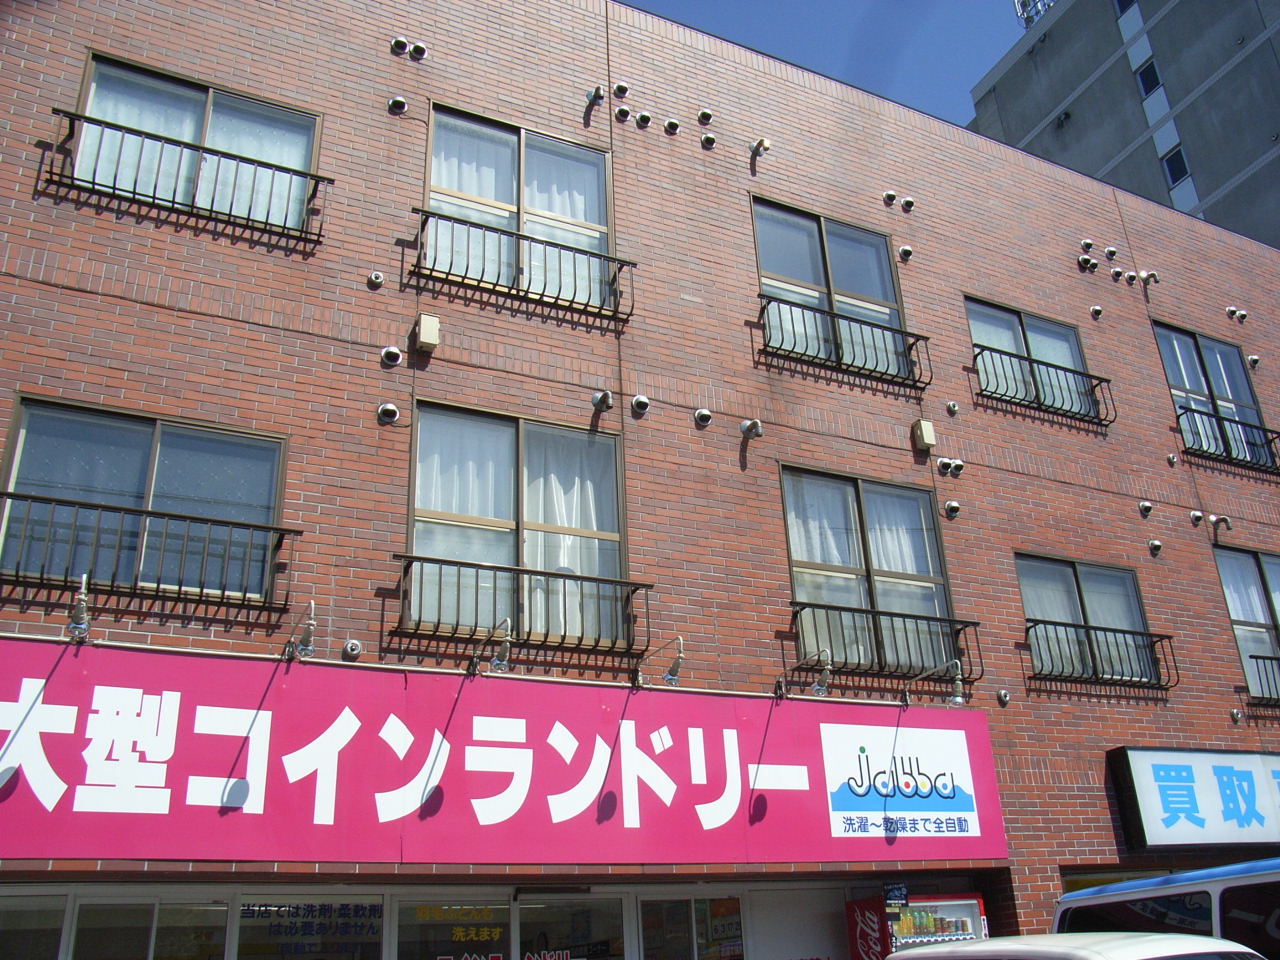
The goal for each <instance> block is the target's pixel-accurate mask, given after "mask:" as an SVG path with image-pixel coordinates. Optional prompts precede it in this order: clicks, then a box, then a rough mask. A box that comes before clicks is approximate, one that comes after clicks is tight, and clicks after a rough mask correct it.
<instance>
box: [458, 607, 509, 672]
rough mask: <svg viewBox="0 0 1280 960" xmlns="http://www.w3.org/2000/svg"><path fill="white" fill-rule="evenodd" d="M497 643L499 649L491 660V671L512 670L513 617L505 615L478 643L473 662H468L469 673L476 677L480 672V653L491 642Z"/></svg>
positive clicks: (472, 658) (472, 657)
mask: <svg viewBox="0 0 1280 960" xmlns="http://www.w3.org/2000/svg"><path fill="white" fill-rule="evenodd" d="M495 642H496V643H497V644H498V649H497V651H496V652H495V653H494V655H493V657H492V658H490V660H489V672H490V673H509V672H510V671H511V618H510V617H503V618H502V619H501V620H499V621H498V622H497V623H496V624H495V625H494V627H493V629H492V630H490V631H489V633H488V635H487V636H486V637H484V638H483V639H481V640H480V642H479V643H477V644H476V648H475V652H474V653H473V654H471V662H470V663H469V664H467V675H468V676H471V677H474V676H475V675H476V674H477V673H479V672H480V653H481V651H483V650H484V648H485V647H486V646H487V645H488V644H490V643H495Z"/></svg>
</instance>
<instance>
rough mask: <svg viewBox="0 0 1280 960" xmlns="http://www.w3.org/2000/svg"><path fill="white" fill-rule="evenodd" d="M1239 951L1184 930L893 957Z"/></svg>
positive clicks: (976, 945) (1080, 957) (911, 950)
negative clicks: (1180, 931) (1181, 931)
mask: <svg viewBox="0 0 1280 960" xmlns="http://www.w3.org/2000/svg"><path fill="white" fill-rule="evenodd" d="M1205 953H1244V954H1248V955H1251V956H1257V954H1256V953H1254V951H1253V950H1250V949H1249V948H1248V947H1245V946H1241V945H1240V944H1238V943H1235V942H1234V941H1231V940H1221V939H1219V938H1218V937H1203V936H1200V935H1199V934H1189V933H1041V934H1032V935H1029V936H1020V937H992V938H991V939H989V940H964V941H958V942H953V943H932V944H927V945H925V946H919V947H908V948H905V949H903V950H901V951H899V952H897V953H895V954H894V956H895V957H898V958H899V960H929V958H930V957H934V958H941V957H952V956H954V957H957V958H964V960H1024V958H1025V960H1148V958H1155V957H1176V956H1180V955H1183V954H1205Z"/></svg>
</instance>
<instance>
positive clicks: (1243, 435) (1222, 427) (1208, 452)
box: [1178, 407, 1280, 473]
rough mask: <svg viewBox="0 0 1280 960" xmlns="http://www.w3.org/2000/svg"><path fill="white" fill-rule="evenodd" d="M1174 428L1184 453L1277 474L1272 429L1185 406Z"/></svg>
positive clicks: (1278, 453)
mask: <svg viewBox="0 0 1280 960" xmlns="http://www.w3.org/2000/svg"><path fill="white" fill-rule="evenodd" d="M1178 429H1179V430H1180V431H1181V432H1182V443H1183V452H1185V453H1193V454H1196V455H1198V456H1201V457H1206V458H1208V459H1210V460H1218V461H1221V462H1223V463H1235V464H1240V465H1242V466H1247V467H1254V468H1256V469H1258V470H1267V471H1269V472H1272V473H1280V449H1277V447H1276V441H1277V440H1280V433H1277V432H1276V431H1275V430H1268V429H1266V428H1265V427H1261V426H1259V425H1258V424H1256V423H1248V422H1246V421H1244V420H1233V419H1232V418H1231V417H1224V416H1221V415H1220V414H1216V413H1209V412H1208V411H1206V410H1191V409H1189V408H1187V407H1183V408H1182V409H1181V410H1180V411H1179V412H1178Z"/></svg>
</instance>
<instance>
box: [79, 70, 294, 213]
mask: <svg viewBox="0 0 1280 960" xmlns="http://www.w3.org/2000/svg"><path fill="white" fill-rule="evenodd" d="M84 112H85V114H86V115H87V116H88V117H89V118H90V119H88V120H85V121H82V130H81V133H80V137H79V141H78V144H77V148H76V163H75V177H76V180H77V181H78V182H80V183H82V184H85V185H87V186H92V187H95V188H97V189H102V190H108V191H110V192H112V193H116V194H122V195H125V196H131V197H136V198H137V199H140V200H147V201H150V202H154V203H160V204H166V205H172V206H176V207H180V208H184V209H191V210H196V211H208V212H210V213H217V214H222V215H226V216H229V217H232V218H235V219H237V220H244V221H247V222H251V223H253V222H256V223H264V224H272V225H275V226H282V227H286V228H289V229H299V228H301V227H302V226H303V224H304V221H305V218H306V203H307V199H308V196H309V194H310V190H311V181H310V179H309V178H308V176H307V175H306V174H307V173H308V171H310V169H311V162H312V150H313V146H314V138H315V128H316V118H315V117H314V116H312V115H310V114H306V113H302V112H299V111H296V110H288V109H285V108H283V107H277V106H273V105H271V104H267V103H262V102H260V101H258V100H252V99H249V98H247V97H242V96H238V95H236V94H232V93H227V92H224V91H221V90H215V89H212V88H210V87H206V86H202V85H199V84H195V83H189V82H187V81H184V80H177V79H174V78H172V77H166V76H163V75H161V74H157V73H152V72H150V71H147V70H141V69H138V68H135V67H131V66H127V65H125V64H121V63H116V62H114V61H110V60H97V61H95V62H94V64H93V76H92V78H91V80H90V83H89V92H88V99H87V101H86V103H85V109H84ZM95 121H102V122H100V123H99V122H95Z"/></svg>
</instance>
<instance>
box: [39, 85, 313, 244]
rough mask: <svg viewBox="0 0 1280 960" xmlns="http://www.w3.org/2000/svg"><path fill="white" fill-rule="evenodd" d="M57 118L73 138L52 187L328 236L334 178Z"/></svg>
mask: <svg viewBox="0 0 1280 960" xmlns="http://www.w3.org/2000/svg"><path fill="white" fill-rule="evenodd" d="M53 112H54V113H55V114H57V115H58V116H60V117H62V118H63V119H65V120H66V121H67V132H66V134H65V135H64V136H63V138H62V141H61V144H60V146H61V147H62V149H60V150H51V151H49V155H48V156H49V162H48V169H47V170H46V173H45V177H46V179H47V180H48V181H49V182H51V183H54V184H57V185H58V186H61V187H67V188H75V189H79V190H86V191H89V192H92V193H99V194H104V195H110V196H116V197H126V198H128V199H130V200H134V201H137V202H139V203H144V204H147V205H149V206H153V207H158V208H161V209H166V210H176V211H180V212H183V213H190V214H195V215H199V216H201V217H204V218H207V219H209V220H211V221H215V222H220V223H227V224H231V225H233V226H239V227H246V228H250V229H253V230H255V231H261V232H263V233H267V234H272V235H277V236H282V237H291V238H295V239H299V240H304V241H307V242H318V241H319V240H320V239H321V238H322V236H323V230H322V226H323V224H322V216H321V213H320V211H319V209H318V208H317V207H316V202H317V199H318V197H319V192H320V188H321V187H322V186H324V185H325V184H331V183H333V182H334V181H333V178H332V177H322V176H320V175H319V174H315V173H310V172H308V171H306V170H295V169H292V168H290V167H284V166H280V165H279V164H274V163H268V162H266V161H263V160H251V159H248V158H246V157H242V156H238V155H236V154H234V153H228V152H226V151H224V150H214V149H213V148H211V147H205V146H201V145H200V144H198V143H190V142H187V141H185V140H175V139H174V138H172V137H164V136H160V135H159V134H154V133H147V132H146V131H143V130H136V129H134V128H132V127H126V126H123V125H121V124H118V123H112V122H110V121H107V120H99V119H96V118H94V117H89V116H86V115H85V114H82V113H73V112H71V111H70V110H62V109H55V110H54V111H53Z"/></svg>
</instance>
